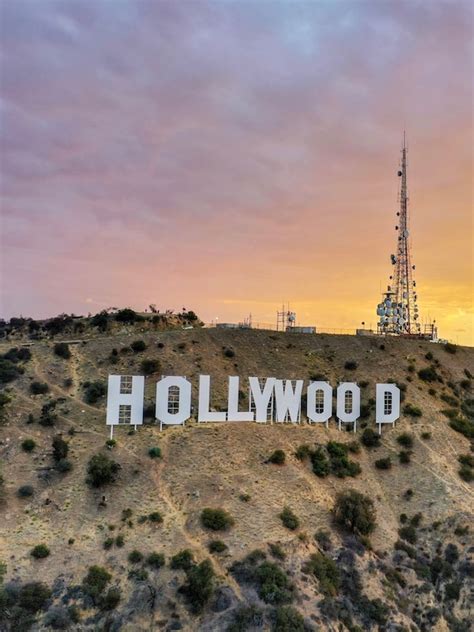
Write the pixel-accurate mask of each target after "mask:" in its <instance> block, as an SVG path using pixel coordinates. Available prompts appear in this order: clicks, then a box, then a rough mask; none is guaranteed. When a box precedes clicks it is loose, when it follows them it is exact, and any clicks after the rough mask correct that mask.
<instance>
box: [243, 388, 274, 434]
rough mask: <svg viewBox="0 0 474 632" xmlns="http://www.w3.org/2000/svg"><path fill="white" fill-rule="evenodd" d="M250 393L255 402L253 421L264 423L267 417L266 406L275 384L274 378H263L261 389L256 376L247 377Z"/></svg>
mask: <svg viewBox="0 0 474 632" xmlns="http://www.w3.org/2000/svg"><path fill="white" fill-rule="evenodd" d="M249 382H250V394H251V398H252V400H253V402H254V404H255V421H257V422H259V423H266V421H267V418H268V407H269V406H270V403H271V400H272V397H273V389H274V386H275V378H274V377H269V378H267V379H266V380H265V386H264V387H263V391H262V390H261V388H260V382H259V379H258V377H249Z"/></svg>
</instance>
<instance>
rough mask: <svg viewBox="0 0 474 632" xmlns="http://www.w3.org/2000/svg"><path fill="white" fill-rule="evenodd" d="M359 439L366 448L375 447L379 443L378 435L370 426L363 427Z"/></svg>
mask: <svg viewBox="0 0 474 632" xmlns="http://www.w3.org/2000/svg"><path fill="white" fill-rule="evenodd" d="M360 440H361V442H362V445H364V446H365V447H366V448H377V447H378V446H379V445H380V435H379V434H377V433H376V432H375V431H374V430H372V428H364V432H363V433H362V436H361V438H360Z"/></svg>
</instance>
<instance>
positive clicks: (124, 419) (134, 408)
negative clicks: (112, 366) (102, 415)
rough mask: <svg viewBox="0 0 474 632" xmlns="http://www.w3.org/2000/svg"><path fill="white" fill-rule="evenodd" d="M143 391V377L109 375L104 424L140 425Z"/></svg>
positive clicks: (141, 420) (141, 421)
mask: <svg viewBox="0 0 474 632" xmlns="http://www.w3.org/2000/svg"><path fill="white" fill-rule="evenodd" d="M144 389H145V378H144V377H143V375H109V386H108V389H107V420H106V424H107V425H108V426H116V425H119V424H120V425H122V424H131V425H133V426H139V425H140V424H142V423H143V392H144Z"/></svg>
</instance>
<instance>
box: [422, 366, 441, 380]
mask: <svg viewBox="0 0 474 632" xmlns="http://www.w3.org/2000/svg"><path fill="white" fill-rule="evenodd" d="M418 377H419V378H420V380H423V381H424V382H437V381H438V377H439V375H438V373H437V372H436V369H435V367H434V366H426V367H423V368H422V369H420V370H419V371H418Z"/></svg>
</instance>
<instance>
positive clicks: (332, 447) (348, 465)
mask: <svg viewBox="0 0 474 632" xmlns="http://www.w3.org/2000/svg"><path fill="white" fill-rule="evenodd" d="M326 449H327V451H328V453H329V460H330V466H331V471H332V473H333V474H335V475H336V476H337V477H338V478H345V477H346V476H357V474H360V472H361V468H360V465H359V464H358V463H355V461H350V460H349V458H348V457H347V453H348V451H349V444H347V443H338V442H337V441H329V442H328V443H327V445H326Z"/></svg>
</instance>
